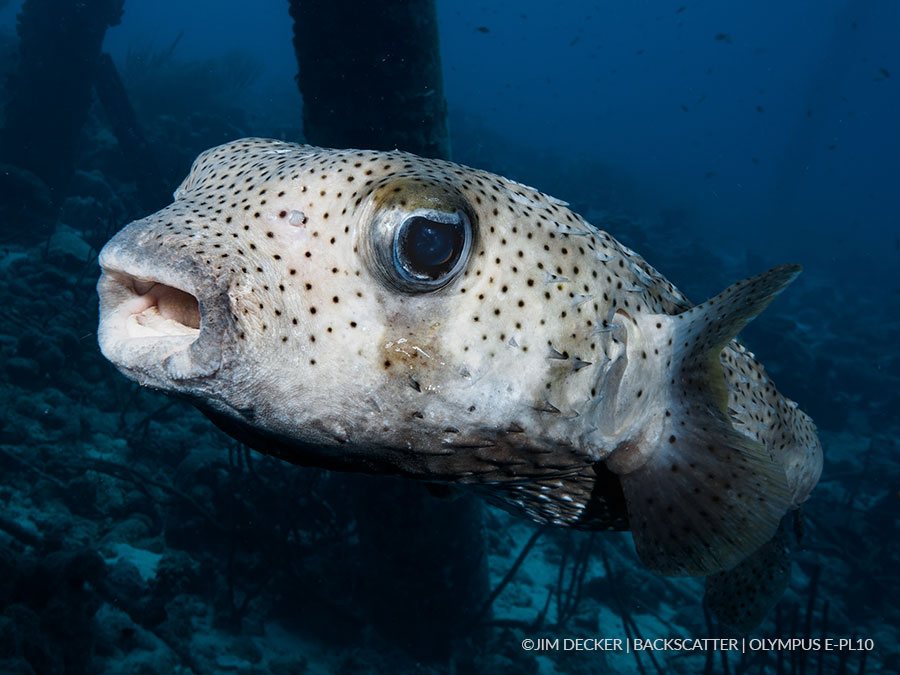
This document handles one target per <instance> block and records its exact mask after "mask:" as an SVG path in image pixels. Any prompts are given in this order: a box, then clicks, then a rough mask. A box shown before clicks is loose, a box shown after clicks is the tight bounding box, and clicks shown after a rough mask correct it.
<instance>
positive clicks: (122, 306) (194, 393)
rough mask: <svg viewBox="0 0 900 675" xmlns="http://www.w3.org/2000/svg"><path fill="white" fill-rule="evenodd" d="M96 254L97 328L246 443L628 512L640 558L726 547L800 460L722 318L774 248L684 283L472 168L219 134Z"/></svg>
mask: <svg viewBox="0 0 900 675" xmlns="http://www.w3.org/2000/svg"><path fill="white" fill-rule="evenodd" d="M99 262H100V266H101V267H102V275H101V277H100V280H99V283H98V291H99V295H100V326H99V342H100V347H101V350H102V352H103V354H104V355H105V356H106V357H107V358H108V359H109V360H110V361H112V362H113V363H114V364H115V365H116V366H117V367H118V368H119V370H120V371H122V372H123V373H124V374H125V375H126V376H128V377H129V378H131V379H133V380H135V381H137V382H139V383H140V384H142V385H146V386H149V387H153V388H156V389H160V390H164V391H167V392H171V393H173V394H179V395H182V396H185V397H187V398H188V399H190V400H191V401H192V402H193V403H194V404H196V405H197V406H198V407H199V408H200V409H201V410H203V411H204V412H205V413H206V414H207V415H208V416H209V417H211V418H212V419H213V421H215V422H216V423H217V424H218V425H220V426H221V427H222V428H224V429H225V430H226V431H227V432H228V433H230V434H232V435H233V436H235V437H237V438H238V439H240V440H242V441H244V442H246V443H248V444H249V445H251V446H252V447H254V448H256V449H258V450H260V451H262V452H266V453H271V454H274V455H277V456H278V457H281V458H283V459H285V460H288V461H290V462H294V463H297V464H303V465H315V466H322V467H327V468H332V469H339V470H349V471H362V472H371V473H390V474H396V475H403V476H409V477H413V478H418V479H423V480H426V481H431V482H448V483H458V484H469V485H472V486H477V488H478V489H479V490H481V491H482V492H484V493H485V494H486V495H488V496H490V497H491V498H492V499H493V500H495V501H498V502H501V503H503V504H504V505H505V506H507V507H508V508H512V509H515V510H519V511H523V512H524V513H526V514H527V515H529V516H531V517H532V518H534V519H535V520H538V521H541V522H544V523H552V524H555V525H562V526H568V527H573V528H582V529H631V530H632V533H633V536H634V543H635V547H636V549H637V552H638V554H639V556H640V558H641V559H642V561H643V562H644V564H645V565H646V566H647V567H648V568H650V569H651V570H654V571H656V572H659V573H662V574H666V575H710V574H713V573H717V572H720V571H722V570H727V569H729V568H731V567H733V566H735V565H736V564H737V563H739V562H741V561H742V560H744V559H745V558H747V557H748V556H749V555H750V554H752V553H753V552H754V551H756V550H757V549H759V548H760V547H761V546H763V545H764V544H766V543H767V542H768V541H770V540H771V539H772V537H773V535H774V534H775V532H776V529H777V528H778V524H779V521H780V520H781V518H782V516H784V515H785V513H786V512H788V511H789V510H790V509H792V508H796V507H798V506H799V505H800V504H801V503H802V502H803V501H804V500H805V499H806V498H807V496H808V495H809V493H810V490H812V488H813V486H814V485H815V484H816V482H817V480H818V478H819V474H820V472H821V467H822V455H821V447H820V445H819V441H818V439H817V436H816V430H815V427H814V425H813V423H812V421H811V420H810V418H809V417H808V416H807V415H805V414H804V413H803V412H802V411H800V410H799V409H798V408H797V405H796V404H795V403H793V402H792V401H790V400H788V399H787V398H785V397H784V396H782V395H781V394H780V393H779V392H778V391H777V390H776V389H775V387H774V385H773V384H772V382H771V380H770V379H769V377H768V376H767V375H766V373H765V371H764V369H763V367H762V365H760V363H759V362H758V361H757V360H756V359H755V358H754V355H753V354H752V353H750V352H749V351H748V350H747V349H745V348H744V347H743V346H742V345H741V344H740V343H739V342H737V341H735V339H734V337H735V336H736V335H737V333H738V332H739V331H740V330H741V328H742V327H743V326H744V325H745V324H746V323H747V322H748V321H749V320H750V319H752V318H753V317H754V316H756V315H757V314H758V313H759V312H761V311H762V310H763V309H764V308H765V307H766V306H767V305H768V304H769V302H770V301H771V300H772V299H773V298H774V297H775V296H776V295H777V294H778V293H780V292H781V291H782V290H783V289H784V288H785V287H786V286H787V285H788V284H789V283H790V282H791V281H792V280H793V279H794V278H795V277H796V276H797V274H798V273H799V270H800V268H799V266H797V265H782V266H779V267H775V268H773V269H771V270H769V271H768V272H765V273H764V274H761V275H759V276H756V277H753V278H751V279H747V280H744V281H740V282H738V283H736V284H734V285H733V286H731V287H729V288H727V289H725V290H724V291H723V292H722V293H721V294H719V295H718V296H716V297H714V298H712V299H710V300H708V301H707V302H705V303H703V304H701V305H697V306H694V305H692V304H691V303H690V302H689V301H688V300H687V299H686V298H685V297H684V295H682V294H681V293H680V292H679V291H678V290H677V289H676V288H675V287H674V286H673V285H672V284H671V283H670V282H669V281H667V280H666V279H665V278H664V277H663V276H662V275H660V274H659V273H658V272H657V271H656V270H655V269H654V268H653V267H651V266H650V265H649V264H647V263H646V262H645V261H644V260H643V258H641V257H640V256H639V255H637V254H636V253H635V252H634V251H632V250H630V249H629V248H627V247H625V246H623V245H622V244H620V243H619V242H617V241H616V240H615V239H614V238H613V237H612V236H610V235H609V234H607V233H606V232H603V231H601V230H599V229H597V228H595V227H594V226H592V225H591V224H589V223H588V222H586V221H585V220H584V219H583V218H582V217H580V216H579V215H577V214H576V213H574V212H572V211H571V210H570V209H569V208H567V204H566V203H565V202H562V201H559V200H557V199H554V198H552V197H550V196H547V195H545V194H542V193H540V192H537V191H536V190H534V189H532V188H530V187H527V186H525V185H522V184H520V183H517V182H515V181H512V180H508V179H506V178H503V177H501V176H497V175H494V174H491V173H488V172H485V171H479V170H476V169H471V168H468V167H465V166H461V165H458V164H454V163H451V162H447V161H440V160H431V159H423V158H421V157H417V156H414V155H411V154H407V153H403V152H399V151H393V152H374V151H362V150H333V149H323V148H317V147H312V146H307V145H296V144H291V143H284V142H280V141H274V140H263V139H244V140H239V141H235V142H232V143H228V144H225V145H222V146H219V147H217V148H213V149H211V150H207V151H206V152H204V153H202V154H201V155H200V156H199V157H198V158H197V160H196V161H195V162H194V165H193V167H192V169H191V171H190V174H189V175H188V177H187V178H186V179H185V181H184V182H183V183H182V184H181V186H180V187H179V188H178V190H177V191H176V192H175V195H174V203H173V204H171V205H170V206H168V207H166V208H164V209H162V210H161V211H159V212H157V213H155V214H153V215H151V216H148V217H146V218H143V219H141V220H137V221H134V222H132V223H131V224H129V225H128V226H126V227H125V228H124V229H123V230H122V231H120V232H119V233H118V234H117V235H115V236H114V237H113V238H112V240H111V241H110V242H109V243H108V244H106V246H105V247H104V248H103V250H102V252H101V253H100V258H99Z"/></svg>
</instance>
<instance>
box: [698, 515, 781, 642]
mask: <svg viewBox="0 0 900 675" xmlns="http://www.w3.org/2000/svg"><path fill="white" fill-rule="evenodd" d="M791 520H792V519H791V518H790V517H787V516H786V517H785V518H784V519H783V520H782V522H781V526H780V527H779V528H778V531H777V532H776V533H775V536H774V537H772V539H770V540H769V541H768V542H766V543H765V544H763V545H762V546H761V547H759V548H758V549H757V550H756V551H754V552H753V553H751V554H750V555H749V556H748V557H747V558H745V559H744V560H742V561H741V562H740V563H738V564H737V565H735V566H734V567H732V568H731V569H730V570H725V571H724V572H719V573H717V574H713V575H711V576H708V577H706V595H705V600H706V604H707V606H708V607H709V608H710V609H711V610H712V612H713V614H715V615H716V617H718V619H719V621H721V622H722V623H725V624H727V625H728V626H731V628H733V629H735V630H737V631H740V632H742V633H747V632H750V631H752V630H753V629H754V628H756V627H757V626H759V624H760V623H762V620H763V619H765V618H766V615H767V614H768V613H769V612H770V611H771V610H772V608H773V607H774V606H775V603H777V602H778V600H779V599H780V598H781V596H782V595H784V590H785V589H786V588H787V585H788V582H789V581H790V578H791V536H790V522H791Z"/></svg>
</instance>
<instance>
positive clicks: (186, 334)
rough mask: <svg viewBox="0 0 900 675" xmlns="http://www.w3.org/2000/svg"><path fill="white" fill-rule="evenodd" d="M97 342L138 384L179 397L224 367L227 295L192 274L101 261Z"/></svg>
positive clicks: (141, 262)
mask: <svg viewBox="0 0 900 675" xmlns="http://www.w3.org/2000/svg"><path fill="white" fill-rule="evenodd" d="M100 266H101V268H102V274H101V275H100V279H99V281H98V282H97V293H98V295H99V297H100V324H99V328H98V341H99V343H100V350H101V352H102V353H103V355H104V356H105V357H106V358H107V359H109V360H110V361H111V362H112V363H113V364H114V365H115V366H116V367H117V368H119V370H121V371H122V372H123V373H125V374H126V375H127V376H128V377H130V378H131V379H133V380H136V381H137V382H139V383H140V384H144V385H148V386H152V387H156V388H160V389H167V390H173V389H174V390H179V389H181V388H182V387H181V386H180V385H181V384H183V383H185V381H191V382H196V380H197V379H204V378H206V379H208V378H211V377H213V376H214V375H215V374H216V373H217V372H218V371H219V369H220V368H221V364H222V359H223V349H224V347H225V345H226V344H228V343H229V340H228V339H227V337H228V335H230V333H231V331H230V328H231V326H232V319H231V312H230V310H229V301H228V295H227V292H226V290H224V289H221V288H219V284H217V283H215V282H214V281H212V280H210V281H211V282H210V283H203V279H202V277H199V276H197V275H196V274H192V273H191V270H187V269H180V270H179V269H177V268H175V269H173V268H170V267H167V266H164V265H154V264H153V262H152V261H148V260H146V259H141V258H139V259H137V260H134V261H132V260H128V259H127V258H125V257H123V256H120V255H117V253H116V250H115V249H114V248H112V247H110V248H104V250H103V251H102V252H101V255H100Z"/></svg>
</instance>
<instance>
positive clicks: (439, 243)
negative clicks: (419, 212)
mask: <svg viewBox="0 0 900 675" xmlns="http://www.w3.org/2000/svg"><path fill="white" fill-rule="evenodd" d="M400 243H401V246H400V251H401V253H402V256H403V258H405V260H404V261H403V262H404V266H405V267H407V269H408V271H409V272H411V273H412V274H415V275H417V276H427V277H429V278H431V279H437V278H438V277H440V276H442V275H443V274H445V273H447V272H449V271H450V270H451V269H452V268H453V265H454V264H455V263H456V260H457V258H458V257H459V252H460V251H461V250H462V247H463V225H462V224H461V223H439V222H437V221H434V220H429V219H428V218H424V217H422V216H413V217H412V218H409V219H408V220H407V221H406V222H404V223H403V232H402V238H401V242H400Z"/></svg>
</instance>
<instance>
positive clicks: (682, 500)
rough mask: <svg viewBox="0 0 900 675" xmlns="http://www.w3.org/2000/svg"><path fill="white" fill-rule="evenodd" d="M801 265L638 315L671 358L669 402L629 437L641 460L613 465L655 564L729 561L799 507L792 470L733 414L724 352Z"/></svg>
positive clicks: (716, 565)
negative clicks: (695, 301)
mask: <svg viewBox="0 0 900 675" xmlns="http://www.w3.org/2000/svg"><path fill="white" fill-rule="evenodd" d="M799 273H800V266H799V265H782V266H780V267H775V268H773V269H771V270H769V271H768V272H766V273H765V274H761V275H759V276H757V277H753V278H751V279H746V280H744V281H740V282H738V283H736V284H734V285H733V286H730V287H729V288H727V289H726V290H725V291H724V292H722V293H721V294H719V295H718V296H716V297H715V298H712V299H711V300H709V301H707V302H706V303H704V304H702V305H699V306H697V307H693V308H691V309H689V310H687V311H685V312H683V313H682V314H678V315H676V316H663V315H652V316H647V317H643V318H639V319H637V320H636V321H638V322H639V328H640V330H641V333H642V335H643V336H645V338H644V339H646V340H655V341H656V342H655V344H656V346H657V348H658V349H659V354H660V356H661V358H663V359H664V361H663V363H666V364H667V367H666V369H665V370H664V371H663V372H664V375H663V377H665V378H666V379H667V382H666V384H665V385H664V386H663V391H662V392H661V393H660V394H659V396H660V398H659V403H660V407H661V408H662V410H659V411H658V415H656V416H655V417H653V419H652V420H651V421H650V422H649V423H648V428H647V430H646V431H645V433H643V434H642V435H641V436H639V437H637V438H635V439H633V440H631V441H629V443H631V444H632V445H633V446H634V448H633V449H632V448H629V447H628V446H627V444H623V445H624V446H625V447H624V451H625V453H628V452H631V453H632V454H633V456H640V458H641V461H640V462H638V461H635V462H634V463H633V464H629V463H628V457H627V455H626V459H625V460H624V461H619V462H618V464H617V463H616V461H612V462H609V465H610V466H611V468H613V470H614V471H616V472H617V473H619V474H620V477H619V478H620V481H621V485H622V490H623V492H624V495H625V501H626V505H627V509H628V519H629V523H630V525H631V528H632V532H633V535H634V543H635V547H636V549H637V551H638V554H639V555H640V557H641V559H642V560H643V562H644V564H645V565H646V566H647V567H649V568H650V569H652V570H655V571H657V572H659V573H662V574H667V575H672V576H681V575H692V576H705V575H709V574H713V573H715V572H719V571H722V570H725V569H729V568H731V567H733V566H734V565H736V564H737V563H739V562H740V561H741V560H743V559H744V558H746V557H747V556H748V555H750V554H751V553H753V552H754V551H755V550H757V549H758V548H760V546H762V545H763V544H765V543H766V542H767V541H769V540H770V539H771V538H772V535H773V534H774V533H775V531H776V529H777V528H778V523H779V521H780V520H781V517H782V516H783V515H784V514H785V512H786V511H787V510H788V508H789V507H790V504H791V494H790V491H789V489H788V485H787V480H786V477H785V472H784V470H783V469H782V468H781V467H780V466H779V465H778V464H777V463H776V462H775V461H773V459H772V457H771V456H770V455H769V453H768V451H767V450H766V449H765V448H764V447H763V446H762V445H761V444H760V443H758V442H756V441H754V440H752V439H750V438H748V437H747V436H744V435H743V434H741V433H739V432H737V431H736V430H735V429H734V427H733V426H732V424H731V422H730V421H729V419H728V415H727V389H726V387H727V385H726V381H725V374H724V370H723V368H722V365H721V362H720V354H721V352H722V349H723V348H724V347H725V346H726V345H727V344H728V343H729V342H730V341H731V340H732V339H733V338H734V336H735V335H737V333H738V332H739V331H740V330H741V329H742V328H743V327H744V326H745V325H746V324H747V322H749V321H750V320H751V319H753V317H755V316H756V315H757V314H759V313H760V312H761V311H762V310H763V309H765V308H766V306H767V305H768V304H769V303H770V302H771V301H772V300H773V299H774V297H775V296H776V295H777V294H778V293H780V292H781V291H782V290H783V289H784V288H785V287H786V286H787V285H788V284H789V283H790V282H791V281H793V280H794V279H795V278H796V277H797V275H798V274H799ZM617 451H618V449H617ZM623 454H624V453H623ZM610 459H611V460H616V459H617V458H616V457H615V453H613V456H611V458H610ZM617 466H619V467H620V468H619V469H618V470H617V469H616V467H617ZM635 467H636V468H635Z"/></svg>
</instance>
